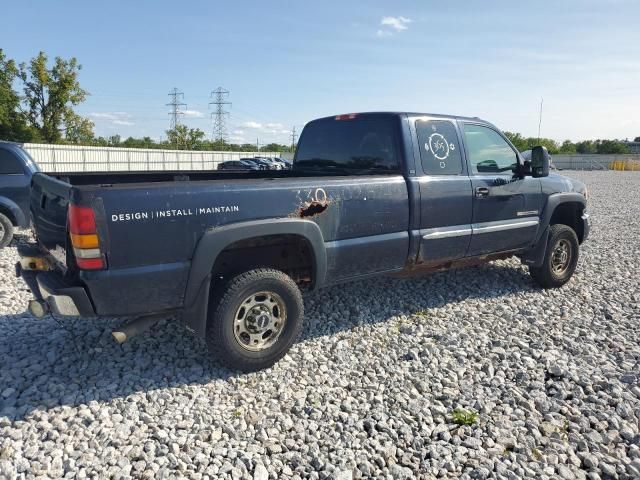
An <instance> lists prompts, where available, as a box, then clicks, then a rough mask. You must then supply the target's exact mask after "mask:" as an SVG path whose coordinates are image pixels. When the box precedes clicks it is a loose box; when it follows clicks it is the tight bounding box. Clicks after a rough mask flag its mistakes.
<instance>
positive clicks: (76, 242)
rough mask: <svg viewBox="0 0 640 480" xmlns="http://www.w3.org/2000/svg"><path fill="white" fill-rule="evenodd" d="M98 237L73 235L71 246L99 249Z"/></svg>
mask: <svg viewBox="0 0 640 480" xmlns="http://www.w3.org/2000/svg"><path fill="white" fill-rule="evenodd" d="M99 243H100V242H99V241H98V235H96V234H95V233H92V234H89V235H76V234H75V233H72V234H71V244H72V245H73V246H74V247H75V248H98V246H99Z"/></svg>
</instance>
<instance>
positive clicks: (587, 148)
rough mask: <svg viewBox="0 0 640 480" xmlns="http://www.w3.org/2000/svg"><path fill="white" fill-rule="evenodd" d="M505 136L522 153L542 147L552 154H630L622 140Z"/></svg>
mask: <svg viewBox="0 0 640 480" xmlns="http://www.w3.org/2000/svg"><path fill="white" fill-rule="evenodd" d="M504 134H505V136H506V137H507V138H508V139H509V140H511V143H513V146H514V147H516V148H517V149H518V150H520V151H521V152H522V151H524V150H530V149H531V148H533V147H535V146H536V145H542V146H543V147H546V148H547V150H549V153H551V154H564V155H571V154H576V153H580V154H590V153H598V154H621V153H630V151H629V147H628V145H627V144H626V142H625V141H622V140H606V139H602V140H600V139H598V140H582V141H580V142H575V143H574V142H572V141H571V140H565V141H564V142H562V143H559V142H556V141H555V140H553V139H551V138H537V137H523V136H522V135H521V134H519V133H513V132H504ZM634 142H640V137H636V138H635V139H634Z"/></svg>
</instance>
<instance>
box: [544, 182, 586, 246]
mask: <svg viewBox="0 0 640 480" xmlns="http://www.w3.org/2000/svg"><path fill="white" fill-rule="evenodd" d="M563 203H580V204H581V205H582V207H583V208H586V206H587V200H586V199H585V198H584V196H583V195H582V194H580V193H576V192H562V193H554V194H551V195H549V197H548V199H547V204H546V205H545V207H544V211H543V212H542V215H541V216H540V227H539V228H538V238H537V239H536V243H537V242H538V241H539V240H540V238H541V237H542V236H543V234H544V230H545V229H546V228H547V227H548V226H549V223H550V222H551V217H552V216H553V212H555V210H556V208H557V207H558V206H559V205H561V204H563Z"/></svg>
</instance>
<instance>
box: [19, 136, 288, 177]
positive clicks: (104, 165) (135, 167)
mask: <svg viewBox="0 0 640 480" xmlns="http://www.w3.org/2000/svg"><path fill="white" fill-rule="evenodd" d="M22 147H23V148H24V149H25V150H26V151H27V152H29V155H31V157H32V158H33V160H34V161H35V162H36V163H37V164H38V166H39V167H40V169H41V170H42V171H43V172H112V171H145V170H216V169H217V168H218V165H219V164H220V163H221V162H224V161H226V160H238V159H240V158H244V157H254V156H263V157H277V156H279V155H280V154H279V153H277V152H210V151H196V150H154V149H142V148H115V147H84V146H75V145H48V144H39V143H25V144H23V145H22Z"/></svg>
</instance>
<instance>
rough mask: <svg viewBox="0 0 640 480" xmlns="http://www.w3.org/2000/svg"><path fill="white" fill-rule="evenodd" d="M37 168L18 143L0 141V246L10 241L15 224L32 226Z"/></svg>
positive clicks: (20, 226)
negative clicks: (31, 201) (32, 191)
mask: <svg viewBox="0 0 640 480" xmlns="http://www.w3.org/2000/svg"><path fill="white" fill-rule="evenodd" d="M37 171H38V167H37V166H36V164H35V163H33V160H32V159H31V157H30V156H29V154H28V153H27V152H25V151H24V150H23V149H22V148H21V147H20V145H19V144H17V143H11V142H1V141H0V248H4V247H6V246H7V245H9V243H11V240H12V238H13V229H14V227H19V228H26V227H28V226H29V185H30V184H31V176H32V175H33V174H34V173H35V172H37Z"/></svg>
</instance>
